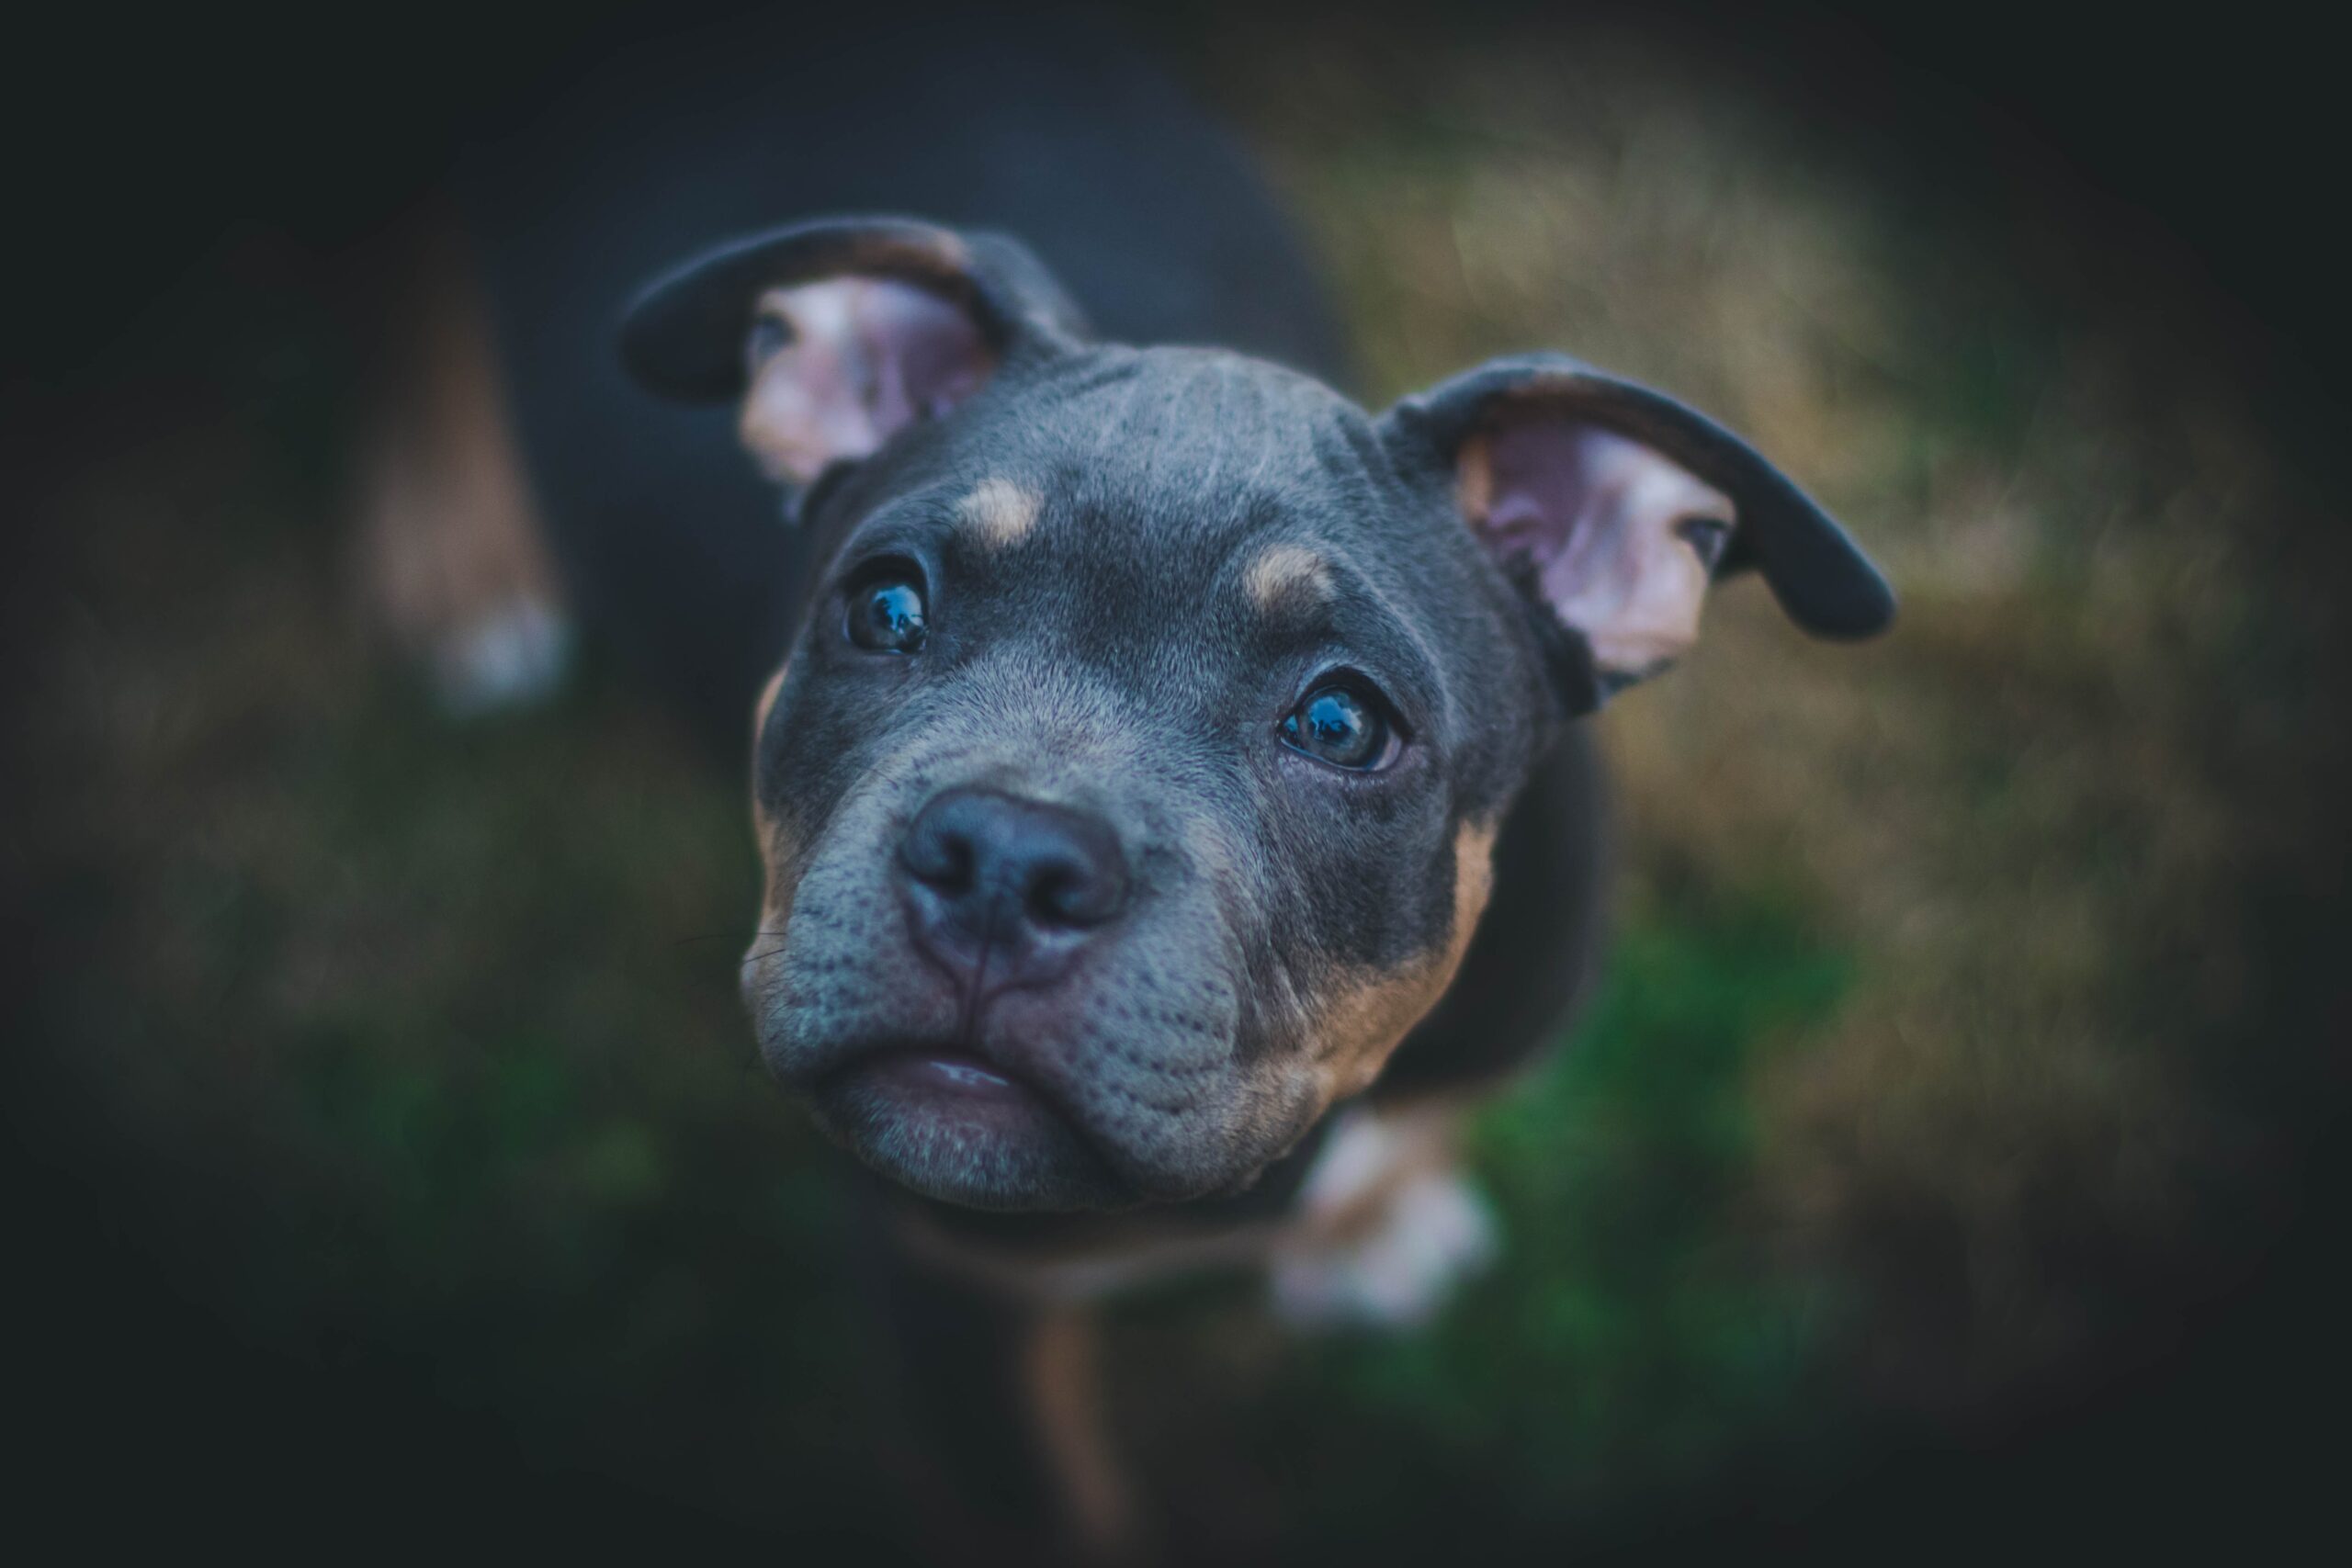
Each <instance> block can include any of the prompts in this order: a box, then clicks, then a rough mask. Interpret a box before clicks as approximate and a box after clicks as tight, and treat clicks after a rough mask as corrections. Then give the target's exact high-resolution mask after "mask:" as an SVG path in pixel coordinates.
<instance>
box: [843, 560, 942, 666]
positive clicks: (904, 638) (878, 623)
mask: <svg viewBox="0 0 2352 1568" xmlns="http://www.w3.org/2000/svg"><path fill="white" fill-rule="evenodd" d="M842 630H843V631H844V632H846V633H847V634H848V637H849V640H850V641H852V642H854V643H855V644H856V645H857V646H858V647H860V648H862V649H865V650H866V651H868V652H869V653H913V652H916V651H918V650H919V649H922V645H923V642H924V640H925V639H926V638H927V637H929V636H930V635H931V628H930V624H929V621H928V619H927V618H926V615H925V607H924V604H923V597H922V583H921V582H920V581H916V580H914V579H912V578H910V577H906V576H901V575H899V573H898V572H896V571H891V572H886V573H884V574H882V575H879V576H876V577H870V578H868V579H866V580H865V581H864V582H863V583H862V584H860V585H859V586H857V587H855V588H853V589H851V590H850V593H849V615H848V620H847V622H846V624H845V625H844V626H843V627H842Z"/></svg>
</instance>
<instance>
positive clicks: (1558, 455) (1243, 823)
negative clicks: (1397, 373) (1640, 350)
mask: <svg viewBox="0 0 2352 1568" xmlns="http://www.w3.org/2000/svg"><path fill="white" fill-rule="evenodd" d="M623 348H624V353H625V355H626V357H627V359H628V364H629V366H630V367H631V369H632V371H633V372H634V373H635V374H636V375H637V376H638V378H639V379H640V380H641V381H643V382H644V383H646V384H647V385H648V386H650V387H651V388H653V389H656V390H659V391H662V392H664V393H667V394H670V395H673V396H676V397H682V398H688V399H698V400H718V399H726V400H740V404H741V433H742V436H743V439H744V442H745V444H746V445H747V446H749V447H750V448H751V450H752V452H753V453H754V454H755V455H756V456H757V457H759V458H760V460H761V461H762V462H763V464H764V465H766V466H767V468H768V469H769V471H770V472H771V474H772V475H773V476H774V477H775V478H776V479H778V480H779V481H782V482H784V483H785V484H786V486H787V487H788V493H789V494H790V496H791V500H790V502H789V504H790V506H791V507H792V509H793V518H794V521H795V523H796V524H797V526H800V527H803V528H806V529H809V530H810V531H811V534H812V538H813V542H814V546H815V557H814V558H815V559H816V560H817V561H819V562H820V572H819V574H818V575H817V577H816V579H815V581H814V583H813V585H812V587H811V588H810V590H809V593H808V595H807V600H806V606H805V612H804V614H803V615H802V616H801V618H800V623H799V629H798V631H797V635H796V637H795V638H794V640H793V643H792V646H791V649H790V651H789V657H788V658H787V659H786V661H785V663H784V665H783V667H782V668H781V669H779V670H778V671H776V673H775V679H774V680H773V681H772V682H770V684H769V686H768V689H767V692H766V694H765V696H764V698H763V701H762V702H761V705H760V708H759V712H758V715H757V717H756V720H755V723H756V726H757V729H756V740H755V754H756V761H755V764H754V778H753V784H752V795H753V803H754V811H755V815H756V818H757V821H758V829H759V834H760V839H761V842H762V845H763V850H764V853H765V855H766V861H767V872H768V881H767V896H766V902H765V909H764V915H763V919H762V920H761V922H760V932H759V935H758V936H757V937H756V938H755V939H754V942H753V944H752V952H751V954H750V956H749V957H748V958H747V960H746V962H745V966H744V976H745V979H744V992H745V996H746V998H748V1000H749V1002H750V1005H751V1010H752V1019H753V1022H754V1024H755V1025H756V1027H757V1030H758V1032H759V1037H760V1041H761V1044H762V1047H763V1052H764V1055H765V1056H766V1059H767V1062H768V1064H769V1066H771V1068H772V1069H773V1070H774V1071H775V1074H776V1076H777V1077H779V1078H780V1079H782V1080H783V1081H784V1083H786V1085H787V1086H789V1087H790V1088H791V1089H793V1090H795V1091H796V1092H797V1093H798V1094H800V1095H802V1096H804V1097H805V1098H806V1099H807V1100H808V1101H809V1104H810V1105H811V1106H812V1107H813V1108H814V1111H815V1112H816V1115H817V1117H818V1118H819V1120H820V1122H821V1123H822V1124H823V1125H824V1126H825V1127H826V1128H827V1130H828V1131H829V1132H831V1134H833V1135H834V1136H835V1137H837V1138H838V1139H840V1140H841V1141H842V1142H843V1143H845V1144H846V1145H849V1147H851V1148H852V1149H853V1150H854V1151H855V1152H856V1153H857V1154H858V1155H859V1156H862V1157H863V1158H864V1159H865V1160H866V1161H867V1162H868V1163H869V1164H871V1165H873V1166H874V1167H876V1168H878V1169H879V1170H881V1171H882V1172H884V1173H885V1174H886V1175H888V1176H890V1177H893V1178H895V1179H898V1180H899V1181H900V1182H903V1183H904V1184H906V1185H907V1186H909V1187H910V1188H913V1189H914V1190H917V1191H920V1192H922V1193H926V1194H928V1195H930V1196H933V1197H934V1198H939V1199H944V1200H947V1201H954V1202H958V1203H964V1204H969V1205H973V1206H978V1207H985V1208H1000V1209H1076V1208H1103V1207H1116V1206H1121V1205H1125V1204H1132V1203H1136V1202H1142V1201H1172V1200H1180V1199H1185V1198H1192V1197H1197V1196H1204V1195H1208V1194H1214V1193H1219V1192H1225V1191H1230V1190H1237V1189H1239V1188H1242V1187H1245V1186H1247V1185H1248V1184H1249V1183H1250V1181H1251V1180H1253V1179H1255V1178H1256V1176H1257V1175H1258V1173H1260V1172H1261V1171H1262V1170H1263V1169H1264V1168H1265V1167H1266V1166H1267V1165H1268V1164H1269V1163H1270V1162H1272V1160H1273V1159H1275V1158H1276V1157H1277V1156H1280V1155H1281V1154H1282V1153H1283V1151H1284V1150H1285V1149H1287V1148H1288V1147H1290V1146H1291V1145H1292V1144H1293V1143H1295V1141H1296V1140H1297V1139H1298V1138H1299V1137H1300V1135H1301V1134H1303V1133H1305V1132H1306V1130H1307V1129H1308V1128H1309V1127H1310V1126H1312V1125H1313V1124H1314V1123H1315V1122H1316V1121H1317V1119H1318V1118H1319V1117H1320V1116H1321V1115H1322V1114H1323V1113H1324V1111H1326V1110H1328V1109H1329V1107H1330V1106H1331V1104H1332V1103H1333V1102H1334V1101H1335V1100H1339V1099H1341V1098H1343V1097H1345V1096H1348V1095H1351V1094H1353V1093H1355V1092H1357V1091H1358V1090H1361V1089H1363V1088H1364V1087H1365V1086H1366V1085H1367V1084H1369V1083H1370V1082H1371V1081H1372V1079H1373V1078H1374V1077H1375V1076H1376V1075H1377V1074H1378V1073H1379V1071H1380V1069H1381V1066H1382V1065H1383V1064H1384V1063H1385V1061H1386V1059H1387V1057H1388V1055H1389V1053H1390V1052H1391V1051H1392V1050H1394V1049H1395V1047H1396V1046H1397V1043H1398V1042H1399V1041H1400V1040H1402V1039H1403V1038H1404V1036H1405V1034H1406V1032H1408V1030H1409V1029H1410V1028H1411V1027H1412V1026H1413V1024H1414V1023H1415V1022H1416V1021H1419V1019H1420V1018H1421V1016H1422V1015H1423V1014H1424V1013H1426V1012H1427V1011H1428V1010H1430V1007H1431V1006H1432V1005H1433V1004H1434V1003H1435V1002H1436V1000H1437V999H1438V998H1439V997H1440V996H1441V995H1442V993H1443V992H1444V990H1445V988H1446V987H1447V984H1448V983H1449V982H1450V981H1451V980H1452V978H1453V974H1454V971H1455V968H1456V966H1457V965H1458V964H1459V963H1460V961H1461V958H1462V955H1463V950H1464V947H1465V945H1466V944H1467V943H1468V942H1469V939H1470V934H1471V931H1472V930H1473V929H1474V927H1475V926H1476V923H1477V920H1478V918H1479V915H1480V912H1481V910H1482V909H1483V908H1484V907H1485V904H1486V900H1487V889H1488V886H1489V884H1490V882H1491V879H1492V875H1493V864H1492V859H1491V857H1492V852H1493V847H1494V843H1495V837H1496V831H1497V829H1498V825H1499V822H1500V819H1501V818H1502V815H1503V813H1504V811H1505V810H1506V809H1507V808H1508V807H1509V806H1510V803H1511V800H1512V797H1513V795H1515V794H1516V793H1517V791H1518V790H1519V788H1520V786H1521V783H1522V782H1523V781H1524V780H1525V778H1526V777H1527V775H1528V773H1529V771H1530V769H1531V768H1532V765H1533V763H1534V761H1535V759H1536V758H1537V756H1538V755H1539V753H1540V752H1541V750H1543V748H1544V745H1545V744H1546V742H1547V739H1549V738H1550V736H1551V735H1552V734H1553V733H1554V732H1555V729H1556V728H1557V726H1559V725H1560V724H1562V723H1563V722H1566V720H1569V719H1572V718H1574V717H1576V716H1578V715H1580V714H1582V713H1584V712H1587V711H1589V710H1590V709H1591V708H1593V707H1595V706H1597V705H1599V704H1600V702H1601V701H1603V700H1604V699H1605V697H1606V696H1607V695H1608V694H1610V693H1611V692H1612V691H1614V690H1615V689H1616V688H1617V687H1619V686H1621V685H1623V684H1625V683H1627V682H1632V681H1634V680H1638V679H1640V678H1641V677H1643V676H1645V675H1647V674H1650V673H1653V672H1655V671H1657V670H1659V669H1661V668H1663V667H1664V666H1665V665H1666V664H1667V663H1668V662H1669V661H1670V660H1673V659H1674V658H1675V657H1676V656H1677V655H1679V653H1680V652H1681V651H1682V650H1683V649H1685V648H1687V647H1688V646H1689V645H1690V644H1691V640H1692V638H1693V637H1694V636H1695V634H1696V632H1697V629H1698V625H1699V617H1700V610H1701V605H1702V600H1703V598H1704V596H1705V593H1706V591H1707V589H1708V587H1709V584H1710V583H1711V581H1713V580H1714V579H1716V578H1718V577H1720V576H1722V575H1724V573H1725V572H1728V571H1731V570H1737V569H1739V568H1742V567H1747V566H1754V567H1757V568H1759V569H1760V570H1761V571H1762V573H1763V575H1764V577H1765V579H1766V581H1768V582H1769V583H1770V585H1771V587H1772V589H1773V592H1775V594H1776V595H1777V596H1778V598H1779V599H1780V601H1781V604H1782V605H1783V606H1784V607H1785V608H1786V609H1787V610H1788V612H1789V614H1790V615H1792V617H1793V618H1794V619H1795V620H1797V621H1798V622H1799V623H1800V624H1802V625H1803V626H1805V627H1806V628H1808V629H1809V630H1812V631H1814V632H1816V633H1819V634H1823V635H1827V636H1833V637H1857V636H1863V635H1867V634H1869V633H1871V632H1873V631H1876V630H1878V629H1879V628H1880V627H1881V626H1883V624H1884V623H1885V622H1886V620H1887V618H1888V616H1889V615H1890V613H1891V610H1892V600H1891V598H1890V596H1889V594H1888V592H1887V590H1886V587H1885V584H1884V583H1883V581H1882V580H1881V579H1880V577H1879V576H1878V574H1877V573H1876V572H1875V571H1874V570H1872V569H1871V566H1870V564H1869V563H1868V562H1867V561H1866V560H1864V559H1863V558H1862V557H1861V555H1860V552H1859V551H1858V550H1857V549H1856V548H1855V547H1854V546H1853V545H1852V543H1851V542H1850V541H1849V540H1848V539H1847V537H1846V536H1845V535H1844V534H1843V533H1841V532H1840V531H1839V530H1838V526H1837V525H1836V524H1834V523H1833V522H1831V521H1830V519H1829V518H1828V517H1826V515H1824V514H1823V513H1821V512H1820V510H1819V509H1818V508H1816V507H1815V506H1814V505H1813V504H1812V503H1811V502H1808V501H1807V500H1806V499H1805V498H1804V496H1803V495H1802V494H1801V493H1799V491H1797V490H1796V489H1795V488H1794V487H1793V486H1792V484H1790V482H1789V481H1788V480H1787V479H1784V478H1782V477H1781V475H1780V474H1779V473H1778V472H1776V471H1775V470H1774V469H1773V468H1770V466H1769V465H1768V464H1766V463H1765V462H1764V461H1763V459H1762V458H1760V457H1758V456H1757V455H1756V454H1755V453H1754V452H1752V451H1751V450H1749V449H1748V448H1747V446H1745V445H1744V444H1742V443H1741V442H1740V441H1739V440H1738V439H1737V438H1736V437H1734V436H1733V435H1731V434H1729V433H1727V432H1725V431H1724V430H1722V429H1721V428H1719V427H1717V426H1716V425H1714V424H1713V423H1709V422H1708V421H1707V420H1705V419H1704V418H1702V417H1701V416H1700V415H1698V414H1696V413H1693V412H1691V411H1690V410H1688V409H1685V408H1683V407H1681V406H1679V404H1677V403H1674V402H1673V401H1671V400H1668V399H1666V398H1663V397H1661V396H1659V395H1658V394H1657V393H1655V392H1651V391H1647V390H1645V389H1641V388H1639V387H1635V386H1633V385H1631V384H1629V383H1627V382H1624V381H1622V380H1618V379H1616V378H1611V377H1608V376H1605V375H1602V374H1600V373H1599V372H1597V371H1595V370H1592V369H1590V368H1589V367H1585V366H1582V365H1579V364H1577V363H1575V362H1574V361H1571V360H1567V359H1564V358H1558V357H1551V356H1534V357H1528V358H1521V359H1510V360H1504V361H1498V362H1497V363H1494V364H1490V365H1488V366H1486V367H1481V368H1479V369H1476V370H1473V371H1471V372H1470V373H1469V374H1467V375H1465V376H1464V377H1462V378H1458V379H1456V380H1453V381H1452V382H1449V383H1446V384H1445V385H1443V386H1441V387H1439V388H1437V389H1434V390H1433V391H1430V392H1429V393H1427V394H1425V395H1423V396H1419V397H1416V398H1413V399H1410V400H1407V401H1405V402H1404V403H1402V404H1400V405H1398V406H1397V408H1395V409H1392V410H1391V411H1389V412H1387V413H1386V414H1385V415H1382V416H1379V417H1374V416H1371V415H1368V414H1366V413H1365V412H1363V411H1362V410H1360V409H1359V408H1357V407H1356V406H1355V405H1353V404H1352V403H1351V402H1349V401H1348V400H1346V399H1344V398H1342V397H1340V395H1338V394H1337V393H1335V392H1333V391H1331V390H1329V389H1327V388H1325V387H1323V386H1321V385H1319V384H1317V383H1316V382H1314V381H1311V380H1308V379H1306V378H1302V377H1300V376H1297V375H1295V374H1293V373H1291V372H1289V371H1286V370H1283V369H1280V368H1277V367H1273V366H1271V365H1267V364H1262V363H1260V362H1257V361H1253V360H1250V359H1245V358H1241V357H1238V356H1236V355H1229V354H1224V353H1218V352H1211V351H1204V350H1194V349H1176V348H1152V349H1142V350H1137V349H1133V348H1126V347H1119V346H1111V345H1102V344H1091V343H1089V342H1088V341H1086V338H1085V335H1084V329H1083V326H1082V323H1081V319H1080V314H1079V312H1078V310H1076V308H1075V307H1074V306H1072V305H1071V303H1070V302H1069V300H1068V299H1067V298H1066V297H1064V296H1063V294H1062V293H1061V291H1060V290H1059V289H1058V288H1057V287H1056V286H1055V284H1054V283H1053V281H1052V280H1051V278H1050V277H1049V276H1047V274H1046V271H1045V269H1044V268H1043V266H1042V265H1039V264H1038V263H1037V262H1036V260H1035V258H1034V257H1032V256H1030V255H1029V254H1027V253H1026V252H1024V251H1023V250H1022V249H1020V248H1019V247H1018V246H1016V245H1014V244H1012V243H1010V242H1008V241H1005V240H1003V239H1001V238H997V237H993V236H985V235H962V234H956V233H952V232H949V231H944V230H941V229H936V228H933V227H930V226H928V225H923V224H918V223H912V222H907V221H901V220H846V221H829V222H823V223H816V224H808V225H802V226H798V227H796V228H793V229H790V230H786V231H781V232H778V233H775V234H771V235H766V236H763V237H760V238H758V239H755V240H752V241H750V242H747V243H742V244H739V245H736V246H732V247H730V248H729V249H727V250H724V251H722V252H719V253H717V254H714V255H711V256H708V257H706V258H704V259H703V260H701V261H698V262H696V263H695V264H693V265H690V266H688V267H686V268H685V269H684V270H683V271H681V272H678V273H676V274H674V275H673V276H669V277H667V278H665V279H663V280H662V281H661V282H659V283H658V284H656V285H655V286H654V287H653V288H651V289H650V290H649V291H648V292H647V293H646V294H645V295H644V296H643V297H642V298H641V299H640V300H639V302H638V304H637V306H636V307H635V308H634V310H632V313H631V315H630V317H629V320H628V324H627V327H626V330H625V333H624V340H623Z"/></svg>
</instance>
